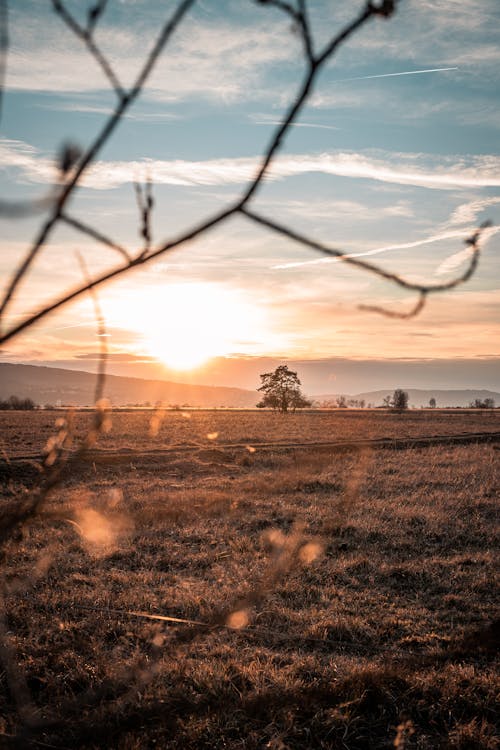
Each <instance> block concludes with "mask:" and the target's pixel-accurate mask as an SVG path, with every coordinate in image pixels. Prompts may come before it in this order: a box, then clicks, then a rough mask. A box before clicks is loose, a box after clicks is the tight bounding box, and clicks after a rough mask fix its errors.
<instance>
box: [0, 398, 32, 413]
mask: <svg viewBox="0 0 500 750" xmlns="http://www.w3.org/2000/svg"><path fill="white" fill-rule="evenodd" d="M35 406H36V404H35V402H34V401H33V399H31V398H19V396H9V398H8V399H6V400H5V401H0V409H1V410H5V409H12V410H16V411H18V410H21V411H31V410H32V409H34V408H35Z"/></svg>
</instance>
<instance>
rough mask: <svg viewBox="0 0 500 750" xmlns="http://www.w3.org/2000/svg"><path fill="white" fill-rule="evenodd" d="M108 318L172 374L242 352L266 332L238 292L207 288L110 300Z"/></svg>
mask: <svg viewBox="0 0 500 750" xmlns="http://www.w3.org/2000/svg"><path fill="white" fill-rule="evenodd" d="M106 318H107V320H108V322H109V324H111V325H113V326H116V327H120V328H122V329H127V330H130V331H131V332H134V333H136V334H139V336H140V339H141V341H142V345H143V348H144V350H145V352H146V353H147V354H149V355H151V356H153V357H155V358H156V359H158V360H160V361H161V362H163V363H164V364H165V365H166V366H167V367H169V368H170V369H173V370H191V369H194V368H196V367H199V366H201V365H203V364H204V363H205V362H207V361H208V360H209V359H211V358H213V357H217V356H222V355H226V354H230V353H232V352H235V351H241V350H242V347H243V348H244V347H245V345H246V344H248V342H251V341H255V340H256V338H258V337H259V332H260V331H261V329H262V312H261V311H259V310H258V309H256V308H255V306H254V305H252V304H250V302H249V301H247V300H246V299H245V298H244V297H243V295H242V293H241V292H240V291H238V290H235V289H232V288H229V287H227V286H224V285H222V284H215V283H208V282H196V283H195V282H192V283H171V284H165V285H161V286H159V285H158V286H153V287H148V288H146V289H141V290H135V291H131V292H129V293H127V295H126V298H125V297H123V296H122V297H121V298H119V299H118V298H114V299H113V300H110V302H109V307H108V308H107V309H106Z"/></svg>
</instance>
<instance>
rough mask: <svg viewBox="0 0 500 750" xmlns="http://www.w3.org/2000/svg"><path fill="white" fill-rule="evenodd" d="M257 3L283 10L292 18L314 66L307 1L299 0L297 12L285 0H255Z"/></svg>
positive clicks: (306, 53) (308, 57)
mask: <svg viewBox="0 0 500 750" xmlns="http://www.w3.org/2000/svg"><path fill="white" fill-rule="evenodd" d="M255 2H256V3H258V4H259V5H270V6H272V7H274V8H278V9H279V10H282V11H283V12H284V13H286V14H287V15H288V16H290V18H291V19H292V21H293V24H294V25H295V26H296V27H297V29H298V30H299V31H300V35H301V37H302V41H303V43H304V52H305V55H306V57H307V59H308V60H309V62H310V63H311V64H312V63H313V62H314V54H313V45H312V38H311V33H310V29H309V22H308V19H307V13H306V7H305V1H304V0H299V9H298V10H296V8H294V7H293V5H290V3H287V2H285V1H284V0H255Z"/></svg>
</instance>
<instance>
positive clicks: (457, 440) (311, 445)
mask: <svg viewBox="0 0 500 750" xmlns="http://www.w3.org/2000/svg"><path fill="white" fill-rule="evenodd" d="M479 443H493V444H496V443H499V444H500V432H471V433H465V434H464V433H460V434H458V435H428V436H420V437H415V438H408V437H404V438H373V439H363V440H337V441H327V442H325V441H322V442H310V441H309V442H297V441H293V442H283V441H280V442H278V441H274V442H262V443H261V442H259V443H255V444H254V445H248V444H245V443H227V444H223V443H213V444H211V445H208V446H207V445H182V446H172V447H171V448H158V449H150V450H134V449H132V448H121V449H98V450H90V451H88V452H87V453H86V454H85V458H84V460H85V462H86V463H89V462H90V463H94V464H100V465H102V464H133V465H137V464H145V463H157V462H159V461H162V460H164V459H168V458H175V457H176V456H180V455H186V454H187V455H195V456H197V457H199V458H201V459H202V460H208V461H215V462H217V460H223V459H224V458H233V459H234V457H235V454H236V455H241V454H243V455H245V454H246V455H248V454H253V453H256V452H259V453H261V452H263V451H265V452H287V451H294V450H300V451H305V450H306V451H309V450H315V451H322V452H323V451H327V452H332V453H346V452H349V451H356V450H362V449H370V450H381V449H389V450H407V449H411V448H430V447H433V446H438V445H466V444H479ZM41 458H42V457H41V456H39V455H38V456H37V455H33V454H31V455H25V456H16V457H15V458H12V459H10V460H8V461H0V474H5V473H7V474H8V473H9V470H8V468H7V467H8V466H9V465H13V466H15V465H17V466H18V467H19V465H20V464H27V463H30V464H32V463H33V462H34V461H37V460H41Z"/></svg>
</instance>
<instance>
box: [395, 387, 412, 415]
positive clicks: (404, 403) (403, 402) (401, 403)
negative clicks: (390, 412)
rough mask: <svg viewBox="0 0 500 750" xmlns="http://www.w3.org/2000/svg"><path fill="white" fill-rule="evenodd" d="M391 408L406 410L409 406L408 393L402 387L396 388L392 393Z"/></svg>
mask: <svg viewBox="0 0 500 750" xmlns="http://www.w3.org/2000/svg"><path fill="white" fill-rule="evenodd" d="M391 408H392V409H395V410H396V411H404V410H405V409H407V408H408V393H407V392H406V391H403V389H402V388H396V390H395V391H394V393H393V394H392V400H391Z"/></svg>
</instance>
